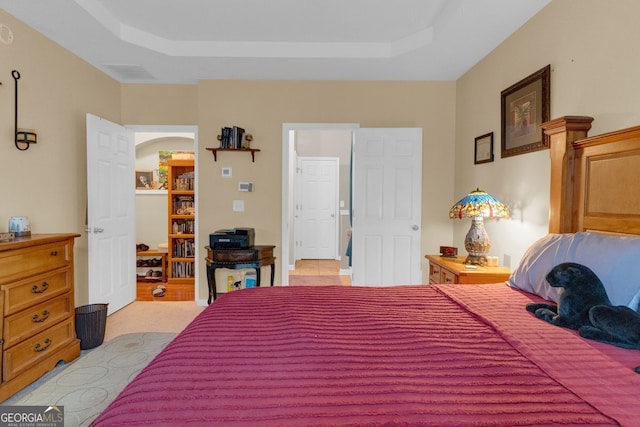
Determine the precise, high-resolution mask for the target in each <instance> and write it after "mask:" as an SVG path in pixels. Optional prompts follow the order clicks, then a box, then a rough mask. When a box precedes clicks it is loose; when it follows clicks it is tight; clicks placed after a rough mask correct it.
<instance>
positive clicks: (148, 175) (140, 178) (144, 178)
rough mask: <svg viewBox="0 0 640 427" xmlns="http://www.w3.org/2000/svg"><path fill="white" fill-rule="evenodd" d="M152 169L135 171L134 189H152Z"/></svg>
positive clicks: (153, 185)
mask: <svg viewBox="0 0 640 427" xmlns="http://www.w3.org/2000/svg"><path fill="white" fill-rule="evenodd" d="M154 187H155V182H154V181H153V171H136V190H154V189H155V188H154Z"/></svg>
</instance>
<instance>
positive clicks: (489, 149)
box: [473, 132, 493, 165]
mask: <svg viewBox="0 0 640 427" xmlns="http://www.w3.org/2000/svg"><path fill="white" fill-rule="evenodd" d="M489 162H493V132H489V133H486V134H484V135H481V136H479V137H477V138H476V142H475V154H474V156H473V163H474V164H476V165H478V164H480V163H489Z"/></svg>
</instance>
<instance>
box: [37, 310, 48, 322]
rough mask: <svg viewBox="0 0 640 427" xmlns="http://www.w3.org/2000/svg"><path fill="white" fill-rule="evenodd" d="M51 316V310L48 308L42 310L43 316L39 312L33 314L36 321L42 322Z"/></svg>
mask: <svg viewBox="0 0 640 427" xmlns="http://www.w3.org/2000/svg"><path fill="white" fill-rule="evenodd" d="M48 318H49V312H48V311H47V310H45V311H43V312H42V317H40V316H38V313H36V314H34V315H33V322H34V323H42V322H44V321H45V320H47V319H48Z"/></svg>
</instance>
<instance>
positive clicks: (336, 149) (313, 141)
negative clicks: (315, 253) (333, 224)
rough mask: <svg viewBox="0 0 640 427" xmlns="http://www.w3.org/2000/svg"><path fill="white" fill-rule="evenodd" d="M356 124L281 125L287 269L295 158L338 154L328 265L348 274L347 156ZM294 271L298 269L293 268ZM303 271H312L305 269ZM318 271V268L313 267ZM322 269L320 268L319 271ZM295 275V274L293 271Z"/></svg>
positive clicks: (291, 256) (292, 264) (292, 255)
mask: <svg viewBox="0 0 640 427" xmlns="http://www.w3.org/2000/svg"><path fill="white" fill-rule="evenodd" d="M358 127H359V126H358V125H357V124H321V123H320V124H313V123H312V124H305V123H295V124H284V125H283V175H282V176H283V179H282V185H283V187H282V203H283V218H282V248H281V249H282V257H281V259H283V260H284V262H283V265H284V268H286V269H287V271H295V270H296V260H297V259H299V258H300V257H299V256H297V252H296V248H297V246H296V245H297V243H296V239H295V237H296V235H295V231H296V218H295V216H296V203H297V198H296V170H297V158H298V157H299V156H303V157H318V158H322V157H324V158H326V157H338V158H339V170H340V173H339V176H340V177H341V179H340V180H339V181H340V184H339V196H338V201H337V203H338V211H337V222H338V227H337V228H338V236H337V242H336V243H337V244H336V246H337V248H338V249H337V251H338V252H337V256H336V257H335V258H337V259H334V260H329V261H333V262H332V265H333V266H337V272H336V273H333V274H336V275H340V276H345V275H348V274H349V264H348V259H347V257H346V256H345V250H346V246H347V243H348V237H347V232H348V230H349V228H350V224H349V206H350V201H349V199H350V197H349V196H350V195H349V176H350V156H351V142H352V136H351V135H352V132H353V129H357V128H358ZM309 263H311V264H316V265H317V264H318V261H317V260H310V261H309ZM297 270H298V273H299V272H300V271H301V270H300V268H298V269H297ZM305 271H306V272H310V271H314V270H308V269H305ZM317 271H319V270H317ZM323 271H324V270H323ZM294 274H295V273H294ZM282 284H283V285H284V286H286V285H288V284H289V274H283V275H282Z"/></svg>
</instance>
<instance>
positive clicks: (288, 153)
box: [280, 123, 360, 286]
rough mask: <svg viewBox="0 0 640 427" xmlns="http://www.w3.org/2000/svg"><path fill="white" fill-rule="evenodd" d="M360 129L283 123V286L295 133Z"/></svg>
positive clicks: (286, 274) (286, 276) (286, 279)
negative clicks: (301, 131) (300, 131)
mask: <svg viewBox="0 0 640 427" xmlns="http://www.w3.org/2000/svg"><path fill="white" fill-rule="evenodd" d="M358 128H360V124H359V123H283V124H282V226H281V230H282V237H281V250H280V256H281V259H282V265H283V266H286V270H285V268H283V272H282V275H281V276H282V279H281V282H282V286H289V270H290V268H289V267H290V264H289V256H290V252H291V249H290V246H291V244H290V241H291V240H290V239H291V227H290V225H291V224H293V223H294V212H293V200H294V191H295V188H294V183H295V169H296V156H295V137H296V135H295V133H296V131H299V130H319V131H321V130H345V129H346V130H351V131H353V130H354V129H358Z"/></svg>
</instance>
